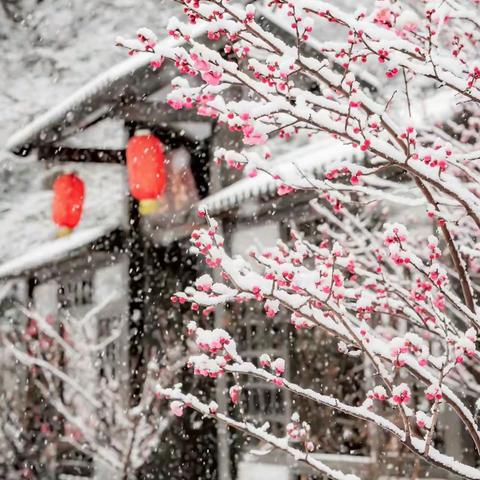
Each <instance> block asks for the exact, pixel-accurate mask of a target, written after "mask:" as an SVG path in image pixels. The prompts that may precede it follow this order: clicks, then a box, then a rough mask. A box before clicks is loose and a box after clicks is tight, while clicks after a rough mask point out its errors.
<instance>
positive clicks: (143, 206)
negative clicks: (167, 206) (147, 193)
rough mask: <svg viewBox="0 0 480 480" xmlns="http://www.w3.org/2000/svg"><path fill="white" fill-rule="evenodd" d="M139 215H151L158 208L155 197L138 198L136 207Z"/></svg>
mask: <svg viewBox="0 0 480 480" xmlns="http://www.w3.org/2000/svg"><path fill="white" fill-rule="evenodd" d="M138 210H139V212H140V215H142V216H145V215H152V214H153V213H155V212H156V211H157V210H158V201H157V200H156V199H147V200H140V205H139V208H138Z"/></svg>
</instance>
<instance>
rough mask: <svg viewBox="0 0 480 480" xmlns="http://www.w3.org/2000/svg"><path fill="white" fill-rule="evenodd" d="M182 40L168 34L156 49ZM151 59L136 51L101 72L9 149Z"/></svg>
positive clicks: (25, 129) (17, 136)
mask: <svg viewBox="0 0 480 480" xmlns="http://www.w3.org/2000/svg"><path fill="white" fill-rule="evenodd" d="M204 30H205V26H200V27H198V28H197V29H196V30H194V31H193V34H192V36H194V37H195V36H198V35H201V34H202V33H203V32H204ZM182 43H183V39H178V40H177V39H174V38H172V37H168V38H167V39H166V40H164V41H163V42H162V43H160V44H159V45H158V46H157V48H156V50H157V51H158V52H161V50H162V49H166V48H172V47H175V46H179V45H181V44H182ZM152 58H153V57H152V54H150V53H137V54H136V55H134V56H133V57H130V58H128V59H127V60H124V61H123V62H120V63H119V64H117V65H114V66H113V67H111V68H109V69H108V70H107V71H105V72H103V73H101V74H100V75H98V76H97V77H95V78H94V79H92V80H91V81H90V82H88V83H86V84H85V85H84V86H83V87H82V88H80V89H79V90H77V91H76V92H75V93H73V94H72V95H70V96H69V97H67V98H66V99H65V100H63V101H62V102H61V103H59V104H58V105H56V106H55V107H53V108H51V109H50V110H48V111H46V112H45V113H44V114H43V115H40V116H39V117H37V118H36V119H35V120H33V121H32V122H31V123H29V124H28V125H26V126H25V127H23V128H21V129H20V130H18V131H17V132H16V133H15V134H14V135H12V136H11V137H10V138H9V139H8V141H7V143H6V148H7V150H10V151H14V150H16V149H18V148H20V147H21V146H22V145H25V144H28V143H29V142H31V141H32V140H33V139H34V138H35V137H36V136H37V135H39V134H41V132H42V131H43V130H47V129H49V128H52V127H55V126H57V125H59V124H61V123H62V122H64V121H65V119H68V116H69V114H70V113H71V112H73V111H75V110H76V109H78V108H79V107H80V106H81V105H83V104H84V103H85V102H87V101H88V100H90V99H91V98H93V97H94V96H96V95H98V94H100V93H102V92H104V91H106V90H107V89H108V88H109V87H110V86H111V85H112V84H113V83H114V82H116V81H118V80H121V79H123V78H126V77H128V76H129V75H132V74H134V73H135V72H137V71H138V70H140V69H142V68H145V67H147V66H148V65H149V63H150V62H151V60H152Z"/></svg>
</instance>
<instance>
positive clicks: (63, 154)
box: [38, 145, 125, 164]
mask: <svg viewBox="0 0 480 480" xmlns="http://www.w3.org/2000/svg"><path fill="white" fill-rule="evenodd" d="M38 158H39V160H42V161H45V162H82V163H86V162H93V163H120V164H125V150H104V149H93V148H71V147H64V146H61V145H41V146H40V147H39V150H38Z"/></svg>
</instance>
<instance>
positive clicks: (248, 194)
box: [199, 139, 356, 214]
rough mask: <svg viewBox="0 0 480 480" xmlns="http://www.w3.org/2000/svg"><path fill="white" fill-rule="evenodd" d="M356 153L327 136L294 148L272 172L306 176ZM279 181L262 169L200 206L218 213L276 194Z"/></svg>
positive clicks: (286, 176) (214, 195) (203, 201)
mask: <svg viewBox="0 0 480 480" xmlns="http://www.w3.org/2000/svg"><path fill="white" fill-rule="evenodd" d="M355 155H356V151H355V149H354V148H353V147H351V146H349V145H343V144H341V143H339V142H337V141H333V140H331V139H326V140H322V141H317V142H313V143H310V144H309V145H307V146H304V147H300V148H293V149H292V150H291V151H289V152H287V153H285V154H283V155H281V156H279V157H278V158H277V159H276V161H275V164H274V166H273V168H272V173H273V174H278V175H279V176H280V177H281V178H292V177H293V178H298V177H299V175H300V172H301V173H302V174H306V175H309V174H310V175H311V174H315V173H316V171H317V170H318V169H320V168H322V167H323V166H324V165H325V164H327V163H328V162H331V161H334V160H342V159H350V160H353V159H354V157H355ZM280 183H281V182H280V181H279V180H275V179H274V178H273V177H272V175H269V174H268V173H265V172H259V173H258V174H257V176H256V177H253V178H244V179H242V180H239V181H238V182H235V183H234V184H233V185H230V186H229V187H226V188H224V189H223V190H221V191H219V192H218V193H215V194H213V195H211V196H209V197H208V198H206V199H204V200H202V201H201V202H200V203H199V206H200V207H203V208H206V209H207V210H208V211H209V212H210V213H212V214H215V213H218V212H220V211H225V210H228V209H229V208H233V207H236V206H238V205H239V204H241V203H242V202H244V201H246V200H249V199H251V198H255V197H258V196H260V195H265V194H270V195H271V194H274V192H275V191H276V189H277V187H278V185H279V184H280Z"/></svg>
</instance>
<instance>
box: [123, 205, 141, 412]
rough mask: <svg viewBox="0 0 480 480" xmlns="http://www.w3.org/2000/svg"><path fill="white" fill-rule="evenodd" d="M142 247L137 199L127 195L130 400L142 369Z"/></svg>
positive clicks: (136, 397)
mask: <svg viewBox="0 0 480 480" xmlns="http://www.w3.org/2000/svg"><path fill="white" fill-rule="evenodd" d="M145 250H146V248H145V240H144V238H143V235H142V231H141V217H140V213H139V208H138V201H137V200H135V199H134V198H132V197H130V198H129V201H128V230H127V241H126V253H127V255H128V263H129V265H128V291H129V305H128V314H129V367H130V379H131V382H130V384H131V392H132V399H131V400H132V402H133V404H136V403H138V401H139V395H140V392H141V390H142V384H143V378H144V373H145V357H144V335H145V291H144V288H145V260H146V259H145V254H146V251H145Z"/></svg>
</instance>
